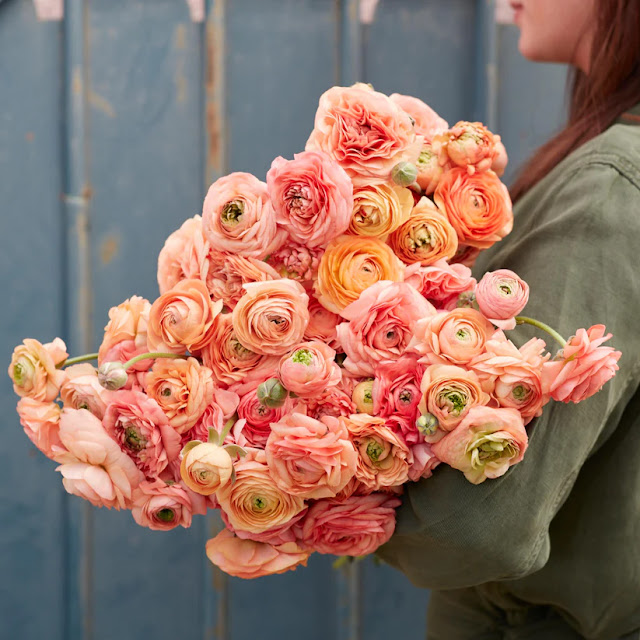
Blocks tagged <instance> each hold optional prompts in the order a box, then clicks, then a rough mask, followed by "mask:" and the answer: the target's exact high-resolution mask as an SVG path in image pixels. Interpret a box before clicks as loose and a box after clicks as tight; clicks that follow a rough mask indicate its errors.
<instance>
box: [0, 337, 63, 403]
mask: <svg viewBox="0 0 640 640" xmlns="http://www.w3.org/2000/svg"><path fill="white" fill-rule="evenodd" d="M68 355H69V354H68V353H67V347H66V345H65V343H64V342H63V341H62V340H61V339H60V338H56V339H55V340H54V341H53V342H49V343H47V344H41V343H40V342H38V341H37V340H34V339H33V338H26V339H25V340H23V342H22V344H21V345H19V346H17V347H16V348H15V349H14V350H13V354H12V356H11V364H10V365H9V377H10V378H11V380H12V382H13V390H14V391H15V393H17V394H18V395H19V396H20V397H21V398H33V399H34V400H39V401H40V402H51V401H52V400H55V399H56V398H57V397H58V393H59V392H60V387H61V385H62V383H63V382H64V379H65V373H64V371H61V370H59V369H57V368H56V367H57V365H59V364H62V363H63V362H64V361H65V360H66V359H67V357H68Z"/></svg>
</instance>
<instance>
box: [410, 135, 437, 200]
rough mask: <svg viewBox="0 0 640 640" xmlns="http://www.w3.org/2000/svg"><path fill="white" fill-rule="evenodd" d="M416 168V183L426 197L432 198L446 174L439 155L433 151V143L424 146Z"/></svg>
mask: <svg viewBox="0 0 640 640" xmlns="http://www.w3.org/2000/svg"><path fill="white" fill-rule="evenodd" d="M416 166H417V167H418V177H417V178H416V182H417V183H418V185H419V187H420V188H421V189H422V190H423V191H424V193H425V195H427V196H430V195H431V194H432V193H433V192H434V191H435V190H436V187H437V186H438V182H440V178H441V177H442V174H443V173H444V167H443V166H442V165H441V164H440V159H439V158H438V154H437V153H436V152H435V151H434V150H433V147H432V146H431V143H429V142H426V143H425V144H424V145H423V147H422V151H421V152H420V157H419V158H418V162H417V164H416Z"/></svg>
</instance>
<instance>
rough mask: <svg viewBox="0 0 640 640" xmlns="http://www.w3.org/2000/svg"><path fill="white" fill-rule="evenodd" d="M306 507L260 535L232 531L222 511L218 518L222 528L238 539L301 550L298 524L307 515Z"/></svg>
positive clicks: (239, 530) (238, 530)
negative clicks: (295, 546) (294, 547)
mask: <svg viewBox="0 0 640 640" xmlns="http://www.w3.org/2000/svg"><path fill="white" fill-rule="evenodd" d="M307 510H308V509H307V507H305V508H304V509H303V510H302V511H301V512H300V513H298V515H296V516H294V517H293V518H291V520H289V522H285V523H284V524H281V525H279V526H277V527H273V528H272V529H267V530H266V531H262V532H261V533H252V532H250V531H242V530H241V529H234V528H233V526H232V525H231V523H230V522H229V518H227V516H226V515H225V512H224V511H220V518H221V520H222V522H223V523H224V526H225V527H226V528H227V529H228V530H229V531H231V532H233V533H235V534H236V535H237V536H238V538H243V539H244V540H254V541H255V542H266V543H267V544H270V545H271V546H272V547H280V546H281V545H285V544H286V545H289V547H288V548H292V546H291V543H293V544H295V545H297V546H298V547H300V549H302V548H303V547H304V545H303V544H302V541H301V540H300V539H299V535H300V527H299V525H298V523H299V522H300V520H302V519H303V518H304V517H305V516H306V515H307Z"/></svg>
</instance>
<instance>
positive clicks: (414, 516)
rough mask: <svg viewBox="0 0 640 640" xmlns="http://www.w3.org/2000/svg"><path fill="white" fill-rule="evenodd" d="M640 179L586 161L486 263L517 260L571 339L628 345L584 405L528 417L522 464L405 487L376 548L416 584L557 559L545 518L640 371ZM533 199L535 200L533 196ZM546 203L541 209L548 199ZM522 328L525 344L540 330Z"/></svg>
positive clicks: (518, 337) (613, 420) (552, 407)
mask: <svg viewBox="0 0 640 640" xmlns="http://www.w3.org/2000/svg"><path fill="white" fill-rule="evenodd" d="M639 185H640V182H638V183H634V181H633V180H631V179H629V178H628V177H626V176H625V175H622V174H621V173H620V172H619V171H618V170H616V168H614V167H613V166H610V165H607V164H602V163H598V162H592V163H587V164H586V165H583V166H582V167H580V168H579V169H578V170H576V171H573V172H572V173H571V174H569V175H567V179H566V180H564V181H563V182H562V184H561V185H560V187H559V188H558V189H556V191H555V193H554V194H552V195H549V196H548V197H546V196H545V202H544V203H538V204H537V205H536V206H535V207H532V208H531V211H532V212H535V219H527V217H526V214H527V213H528V211H525V210H523V211H522V214H523V215H520V216H519V217H518V219H517V224H519V225H523V227H522V229H524V233H519V235H518V238H517V239H516V240H514V241H512V242H511V243H510V240H509V239H508V238H507V239H506V240H505V241H504V246H502V247H500V248H499V249H498V251H496V252H495V253H494V255H493V257H492V260H491V264H490V265H489V270H494V269H498V268H508V269H512V270H513V271H515V272H516V273H518V275H519V276H520V277H522V278H523V279H524V280H526V281H527V282H528V283H529V285H530V288H531V295H530V302H529V304H528V306H527V308H526V309H525V311H524V313H525V314H526V315H528V316H531V317H534V318H537V319H539V320H542V321H544V322H547V323H548V324H550V325H551V326H552V327H554V328H555V329H557V330H559V331H560V333H561V334H562V335H564V336H565V337H569V336H570V335H571V334H572V333H573V332H575V330H577V329H578V328H580V327H585V328H587V327H589V326H591V325H593V324H600V323H602V324H605V325H606V326H607V330H608V331H610V332H612V333H613V338H612V340H610V341H609V342H608V343H607V345H611V346H614V347H615V348H617V349H619V350H620V351H622V357H621V359H620V362H619V365H620V370H619V371H618V373H617V375H616V377H615V378H614V379H613V380H612V381H610V382H609V383H607V385H605V387H604V388H603V390H602V391H600V392H599V393H598V394H596V395H595V396H593V397H592V398H590V399H588V400H586V401H584V402H582V403H580V404H578V405H574V404H569V405H565V404H561V403H555V402H553V401H552V402H551V403H550V404H548V405H546V407H545V409H544V412H543V415H542V416H541V417H540V418H537V419H536V420H534V421H533V422H531V423H530V424H529V426H528V429H527V430H528V432H529V447H528V449H527V452H526V454H525V456H524V459H523V461H522V462H521V463H520V464H518V465H515V466H514V467H512V468H511V469H510V470H509V471H508V472H507V473H506V474H505V475H504V476H502V477H501V478H498V479H496V480H487V481H485V482H484V483H482V484H480V485H472V484H470V483H469V482H468V481H467V480H466V479H465V478H464V476H463V475H462V473H460V472H459V471H457V470H455V469H452V468H450V467H445V465H440V466H439V467H438V468H437V469H436V470H435V472H434V475H433V476H432V477H431V478H428V479H424V480H421V481H420V482H418V483H415V484H410V485H408V486H407V488H406V489H407V490H406V493H405V497H404V500H403V504H402V506H401V507H400V509H399V510H398V519H397V526H396V531H395V533H394V535H393V537H392V538H391V540H390V541H389V542H388V543H387V544H386V545H384V546H383V547H381V548H380V549H379V550H378V552H377V553H378V555H379V557H380V558H381V559H382V560H384V561H385V562H387V563H389V564H391V565H392V566H395V567H396V568H398V569H400V570H401V571H403V572H404V573H405V574H406V575H407V576H408V577H409V579H410V580H411V581H412V582H413V583H414V584H416V585H417V586H420V587H427V588H435V589H452V588H460V587H467V586H472V585H478V584H482V583H485V582H489V581H494V580H507V579H515V578H520V577H523V576H525V575H528V574H530V573H533V572H534V571H537V570H539V569H541V568H542V567H543V566H544V565H545V563H546V562H547V560H548V557H549V549H550V546H549V525H550V523H551V520H552V519H553V517H554V515H555V514H556V513H557V511H558V510H559V509H560V507H561V506H562V504H563V502H564V501H565V499H566V498H567V496H568V494H569V492H570V491H571V488H572V486H573V484H574V482H575V480H576V477H577V475H578V473H579V472H580V469H581V467H582V465H583V463H584V462H585V460H586V459H587V458H588V457H589V456H590V455H591V454H592V453H593V452H594V451H595V450H596V449H597V447H598V446H600V444H601V443H602V442H603V441H604V440H606V439H607V438H608V436H609V435H610V434H611V432H612V431H613V430H615V427H616V425H617V423H618V421H619V418H620V415H621V413H622V411H623V409H624V406H625V404H626V403H627V402H628V401H629V399H630V397H631V395H632V394H633V393H634V392H635V390H636V388H637V386H638V378H639V376H640V372H639V369H638V363H639V362H640V321H639V318H640V189H639ZM528 204H530V203H528ZM540 205H542V206H540ZM531 329H533V328H532V327H528V326H527V327H517V328H516V330H514V331H513V332H511V333H510V336H509V337H510V338H511V339H512V340H514V341H516V342H517V343H518V344H521V343H523V342H524V341H526V340H528V339H529V338H530V337H533V336H534V335H538V337H543V338H545V339H547V338H548V340H547V345H548V348H549V349H550V350H551V351H552V353H553V352H554V351H555V349H556V347H555V346H554V345H552V344H551V342H552V339H551V338H550V337H548V336H546V335H540V333H537V334H536V333H535V330H533V331H530V330H531Z"/></svg>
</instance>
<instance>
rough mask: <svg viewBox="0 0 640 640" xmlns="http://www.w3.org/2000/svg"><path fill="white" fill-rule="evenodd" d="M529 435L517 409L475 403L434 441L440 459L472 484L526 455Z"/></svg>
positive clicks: (492, 476)
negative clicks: (458, 421)
mask: <svg viewBox="0 0 640 640" xmlns="http://www.w3.org/2000/svg"><path fill="white" fill-rule="evenodd" d="M527 444H528V438H527V432H526V431H525V428H524V424H523V422H522V416H521V415H520V412H519V411H516V409H504V408H500V409H494V408H493V407H473V408H472V409H471V410H470V411H469V413H468V414H467V415H466V417H465V419H464V420H463V421H462V422H461V423H460V424H459V425H458V426H457V427H456V428H455V429H454V430H453V431H452V432H451V433H449V434H447V435H446V436H445V437H444V438H442V440H440V441H439V442H436V443H435V444H434V445H432V447H431V448H432V450H433V452H434V453H435V454H436V456H437V457H438V459H439V460H441V461H442V462H444V463H445V464H448V465H449V466H451V467H453V468H454V469H458V470H460V471H462V472H463V473H464V476H465V478H466V479H467V480H469V482H471V483H473V484H480V483H481V482H484V481H485V480H486V479H487V478H499V477H500V476H502V475H504V474H505V473H506V472H507V470H508V469H509V467H510V466H512V465H514V464H517V463H518V462H520V461H521V460H522V458H523V457H524V452H525V451H526V449H527Z"/></svg>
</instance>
